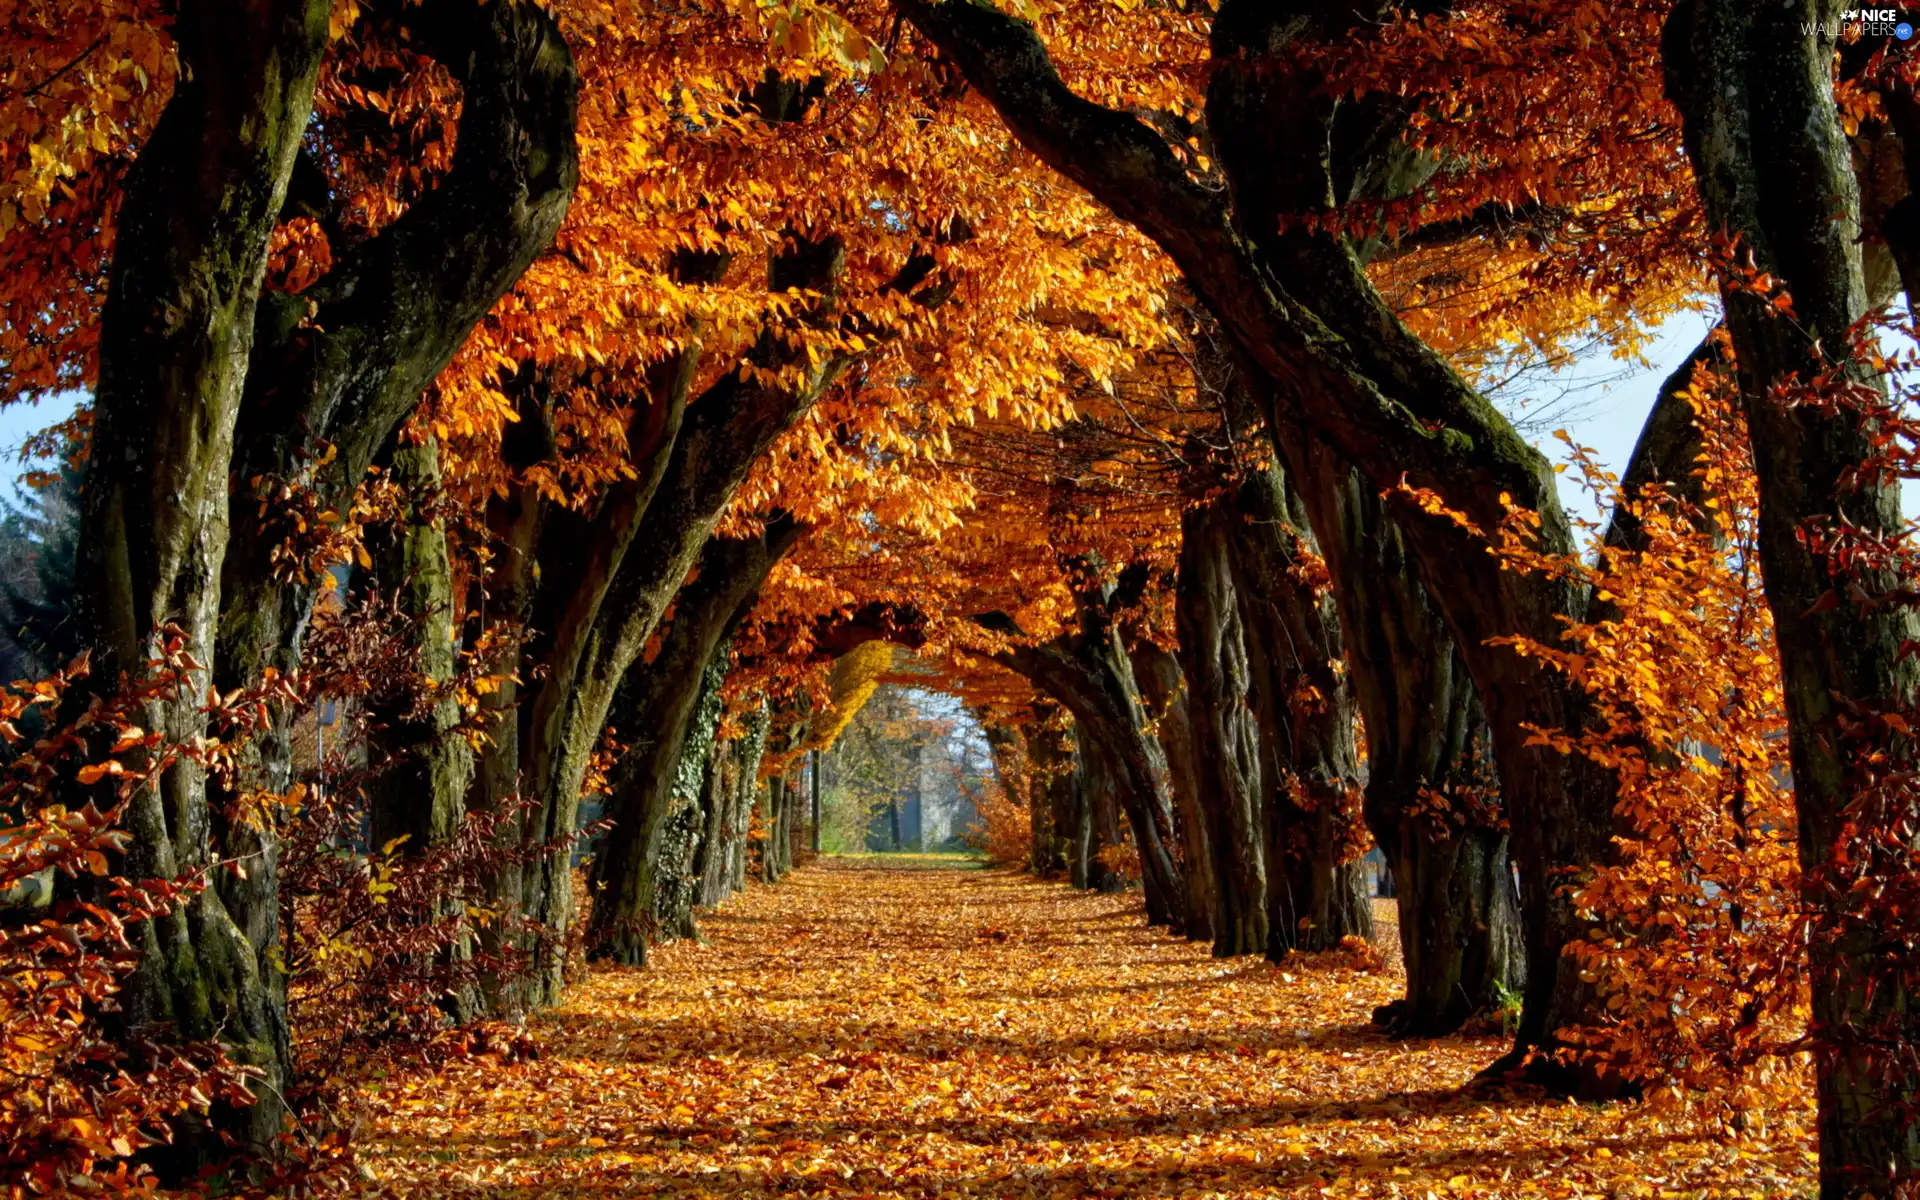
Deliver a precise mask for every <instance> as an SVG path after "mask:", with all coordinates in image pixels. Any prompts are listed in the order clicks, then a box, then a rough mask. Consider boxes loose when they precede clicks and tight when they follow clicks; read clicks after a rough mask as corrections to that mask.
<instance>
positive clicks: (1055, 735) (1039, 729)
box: [1027, 702, 1076, 876]
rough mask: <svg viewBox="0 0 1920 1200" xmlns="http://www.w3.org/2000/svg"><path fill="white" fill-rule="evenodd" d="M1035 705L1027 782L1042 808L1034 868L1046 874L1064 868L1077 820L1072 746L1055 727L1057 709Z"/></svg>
mask: <svg viewBox="0 0 1920 1200" xmlns="http://www.w3.org/2000/svg"><path fill="white" fill-rule="evenodd" d="M1034 707H1035V720H1034V725H1033V728H1032V729H1031V730H1030V731H1029V732H1028V734H1027V753H1028V762H1029V769H1030V772H1031V776H1032V778H1031V782H1030V784H1029V786H1030V787H1031V788H1032V791H1033V797H1034V803H1035V805H1036V806H1038V808H1040V809H1043V810H1044V812H1045V829H1046V840H1045V842H1044V843H1037V844H1036V854H1035V857H1034V863H1033V870H1034V874H1036V875H1041V876H1047V875H1054V874H1061V873H1065V872H1066V871H1067V859H1068V847H1069V846H1070V845H1071V843H1072V835H1073V831H1074V828H1075V823H1076V816H1075V811H1074V788H1073V747H1072V745H1071V744H1070V743H1069V740H1068V735H1067V733H1066V731H1065V730H1064V729H1061V728H1059V727H1058V723H1059V715H1060V714H1059V709H1058V708H1056V707H1054V706H1053V705H1051V704H1047V703H1044V702H1042V703H1038V704H1036V705H1035V706H1034ZM1037 819H1039V818H1036V820H1037Z"/></svg>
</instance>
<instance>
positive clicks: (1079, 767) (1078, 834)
mask: <svg viewBox="0 0 1920 1200" xmlns="http://www.w3.org/2000/svg"><path fill="white" fill-rule="evenodd" d="M1073 790H1074V817H1075V820H1074V835H1073V848H1072V850H1071V852H1070V853H1071V861H1072V863H1073V886H1075V887H1077V888H1082V889H1084V890H1086V891H1089V892H1118V891H1121V890H1122V889H1124V888H1125V886H1126V881H1125V880H1124V879H1122V878H1121V877H1120V875H1119V873H1118V872H1116V871H1114V870H1113V868H1112V867H1110V866H1109V865H1108V864H1107V861H1106V859H1105V857H1104V855H1103V854H1102V851H1104V850H1106V849H1107V848H1108V847H1109V846H1117V845H1119V844H1120V817H1119V808H1118V806H1117V805H1115V804H1114V800H1113V780H1112V778H1111V777H1110V776H1109V775H1108V773H1107V766H1106V759H1105V757H1104V756H1102V755H1100V754H1099V753H1097V752H1095V751H1092V750H1088V749H1081V748H1080V747H1078V746H1076V747H1075V749H1074V753H1073Z"/></svg>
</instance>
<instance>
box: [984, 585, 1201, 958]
mask: <svg viewBox="0 0 1920 1200" xmlns="http://www.w3.org/2000/svg"><path fill="white" fill-rule="evenodd" d="M1081 565H1082V568H1083V569H1085V570H1087V571H1088V572H1089V573H1094V572H1097V564H1091V563H1087V564H1081ZM1119 600H1120V597H1119V594H1118V592H1117V591H1116V589H1115V587H1114V586H1113V585H1112V584H1109V583H1104V582H1096V583H1094V584H1091V585H1090V586H1088V587H1087V588H1085V589H1084V590H1083V591H1082V594H1081V597H1080V627H1079V628H1078V629H1077V630H1074V631H1071V632H1068V633H1065V634H1062V635H1061V636H1059V637H1057V638H1055V639H1054V640H1053V641H1051V642H1049V643H1047V644H1046V645H1044V646H1029V645H1023V644H1020V643H1014V644H1012V645H1010V646H1009V647H1008V648H1007V649H1005V650H1003V651H1001V652H1000V653H998V654H996V655H995V656H994V657H995V659H996V660H997V661H999V662H1000V663H1001V664H1002V665H1003V666H1006V667H1008V668H1010V669H1011V670H1014V671H1016V672H1018V673H1019V674H1021V675H1024V676H1026V678H1027V679H1029V680H1030V681H1032V683H1033V684H1034V686H1035V687H1037V688H1039V689H1040V690H1042V691H1044V692H1046V693H1047V694H1048V695H1049V696H1051V697H1053V699H1054V700H1056V701H1058V702H1059V703H1060V704H1062V705H1063V706H1065V707H1066V708H1067V709H1068V710H1069V711H1071V712H1072V713H1073V715H1074V721H1075V730H1076V733H1075V741H1076V743H1077V745H1078V748H1079V752H1080V755H1081V757H1082V758H1083V759H1087V758H1089V757H1092V758H1098V759H1100V760H1101V762H1100V763H1099V764H1098V765H1099V770H1100V775H1101V777H1102V778H1103V781H1104V782H1105V786H1104V787H1103V788H1102V789H1100V791H1101V794H1102V798H1103V799H1104V800H1110V801H1114V802H1117V803H1118V805H1119V808H1120V809H1121V811H1123V812H1124V813H1125V814H1126V817H1127V823H1128V825H1129V826H1130V827H1131V829H1132V831H1133V838H1134V843H1135V845H1136V846H1137V847H1138V848H1139V851H1140V868H1141V875H1142V880H1143V883H1144V885H1145V886H1144V891H1145V895H1146V900H1147V922H1148V924H1151V925H1169V926H1172V927H1175V928H1179V927H1181V926H1182V924H1183V922H1184V918H1185V915H1186V914H1185V911H1184V910H1185V900H1186V886H1185V884H1184V883H1183V882H1182V881H1181V879H1180V868H1179V864H1178V863H1176V862H1175V861H1174V857H1173V850H1172V847H1173V839H1174V828H1173V810H1172V805H1171V802H1170V798H1169V796H1168V791H1167V761H1166V752H1165V750H1164V749H1163V748H1162V747H1161V745H1160V743H1159V741H1158V740H1157V739H1156V738H1155V737H1154V736H1153V733H1152V732H1151V730H1150V729H1149V728H1148V723H1147V713H1146V709H1145V707H1144V706H1142V704H1141V702H1140V692H1139V688H1138V686H1137V685H1136V683H1135V681H1134V677H1133V664H1132V662H1131V661H1130V660H1129V659H1128V657H1127V654H1126V651H1125V649H1124V648H1123V645H1122V642H1121V635H1120V630H1119V628H1118V627H1117V625H1116V622H1115V613H1114V611H1113V608H1114V606H1115V605H1117V604H1118V603H1119ZM976 619H977V620H981V621H983V622H984V623H986V624H987V625H988V626H989V627H995V628H1000V627H1006V626H1011V622H1010V621H1009V620H1008V619H1007V618H1006V617H1005V615H1004V614H998V613H995V614H988V615H987V616H985V617H981V618H976ZM1015 632H1016V633H1017V632H1018V631H1017V630H1015Z"/></svg>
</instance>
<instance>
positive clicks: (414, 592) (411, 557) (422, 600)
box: [364, 439, 480, 1019]
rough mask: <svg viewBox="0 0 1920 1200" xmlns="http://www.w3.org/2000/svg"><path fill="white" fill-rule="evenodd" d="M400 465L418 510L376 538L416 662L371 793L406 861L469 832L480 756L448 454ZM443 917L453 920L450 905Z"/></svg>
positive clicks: (390, 704) (378, 830)
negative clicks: (444, 504)
mask: <svg viewBox="0 0 1920 1200" xmlns="http://www.w3.org/2000/svg"><path fill="white" fill-rule="evenodd" d="M391 466H392V478H393V479H394V481H395V482H396V483H398V484H399V485H400V486H401V487H403V488H405V489H406V491H407V493H408V495H409V503H408V508H407V510H406V512H405V513H404V514H403V515H402V516H401V518H400V519H399V520H397V521H396V522H395V523H394V526H393V527H392V528H391V529H390V530H388V531H384V536H383V537H380V538H377V539H375V540H376V541H377V543H378V544H377V545H376V556H375V568H376V575H375V583H376V586H381V587H383V588H385V589H388V590H389V591H390V593H391V595H392V596H393V598H394V601H395V608H396V609H397V611H398V612H399V613H401V614H404V615H405V616H406V617H408V618H410V620H411V625H410V628H409V634H410V641H411V647H410V648H411V649H412V651H413V663H412V670H411V672H410V673H409V674H410V676H411V678H409V679H408V680H407V686H406V687H405V689H404V690H403V691H402V692H400V693H398V694H394V695H387V696H382V697H379V698H377V699H376V700H375V701H373V702H372V704H371V705H370V708H371V710H372V711H371V712H370V716H371V717H372V719H373V725H374V733H373V734H372V736H371V738H370V741H371V745H370V746H369V751H370V756H371V757H373V758H374V762H375V767H374V773H373V775H372V776H371V777H370V778H369V779H368V781H367V783H366V785H365V788H364V792H365V795H366V799H367V816H368V829H369V832H370V835H371V837H370V840H371V842H372V844H373V846H374V848H375V849H384V848H385V847H386V846H388V845H391V844H393V843H394V842H396V841H399V842H400V852H401V853H402V854H405V855H407V856H409V857H418V856H420V855H422V854H424V853H425V852H426V851H427V850H428V849H429V848H430V847H432V846H436V845H439V844H441V843H443V842H446V841H448V840H450V839H451V838H452V837H453V836H454V835H455V834H456V833H458V832H459V829H460V822H461V819H462V818H463V817H464V816H465V805H466V792H467V787H468V784H469V783H470V782H471V780H472V777H473V753H472V750H471V748H470V747H469V746H468V744H467V740H466V738H465V737H463V736H461V734H460V732H459V729H458V726H459V724H460V704H459V701H458V700H457V699H455V697H454V696H453V695H452V694H451V692H450V691H449V690H448V688H449V687H450V681H451V680H452V679H453V678H454V675H455V674H456V671H457V657H456V652H457V645H456V638H457V630H456V629H455V627H454V621H453V613H454V595H453V569H452V565H451V563H450V562H449V561H448V557H447V531H446V525H445V522H444V520H443V519H442V518H441V517H440V515H439V513H438V511H437V509H438V505H439V503H440V501H441V494H440V455H439V447H438V445H437V443H435V442H434V441H433V440H432V439H428V440H426V441H423V442H421V443H420V444H418V445H412V446H399V447H397V448H396V449H395V450H394V452H393V461H392V464H391ZM433 915H435V916H444V915H446V905H445V904H441V905H439V906H437V907H436V911H435V913H434V914H433ZM469 949H470V948H468V947H449V948H447V950H446V951H445V953H447V954H452V955H460V956H464V955H465V954H466V953H468V950H469ZM448 1007H449V1008H450V1010H451V1011H452V1013H453V1014H454V1016H455V1017H456V1018H457V1019H465V1018H467V1017H469V1016H471V1015H473V1014H474V1013H476V1012H477V1011H478V1010H479V1007H480V997H479V996H477V995H474V994H471V993H470V992H465V993H463V994H461V995H457V996H454V997H451V998H450V1001H449V1005H448Z"/></svg>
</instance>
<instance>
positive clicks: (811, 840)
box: [807, 746, 820, 854]
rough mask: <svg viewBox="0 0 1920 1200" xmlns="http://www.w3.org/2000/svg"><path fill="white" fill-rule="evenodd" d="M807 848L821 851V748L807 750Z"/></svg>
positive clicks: (816, 852)
mask: <svg viewBox="0 0 1920 1200" xmlns="http://www.w3.org/2000/svg"><path fill="white" fill-rule="evenodd" d="M807 788H808V796H807V801H808V810H809V816H808V818H807V849H809V850H811V851H813V852H814V853H815V854H818V853H820V748H819V747H817V746H816V747H814V748H813V749H812V750H809V751H807Z"/></svg>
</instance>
